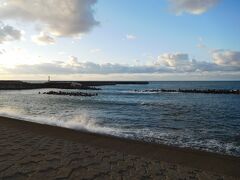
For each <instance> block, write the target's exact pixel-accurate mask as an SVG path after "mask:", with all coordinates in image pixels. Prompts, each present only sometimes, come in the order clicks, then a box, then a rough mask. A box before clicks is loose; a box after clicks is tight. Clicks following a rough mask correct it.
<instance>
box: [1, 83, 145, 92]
mask: <svg viewBox="0 0 240 180" xmlns="http://www.w3.org/2000/svg"><path fill="white" fill-rule="evenodd" d="M117 84H148V82H145V81H50V82H42V83H36V82H23V81H0V90H24V89H47V88H51V89H52V88H54V89H88V90H101V88H96V87H95V86H106V85H117Z"/></svg>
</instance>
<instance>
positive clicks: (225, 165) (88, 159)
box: [0, 117, 240, 180]
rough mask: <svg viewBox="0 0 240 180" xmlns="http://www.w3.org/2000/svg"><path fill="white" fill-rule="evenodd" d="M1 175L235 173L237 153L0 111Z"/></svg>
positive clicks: (118, 176)
mask: <svg viewBox="0 0 240 180" xmlns="http://www.w3.org/2000/svg"><path fill="white" fill-rule="evenodd" d="M0 124H1V126H0V179H42V178H44V179H204V180H205V179H211V180H212V179H240V171H239V167H240V158H237V157H232V156H226V155H219V154H214V153H209V152H202V151H197V150H191V149H184V148H176V147H170V146H166V145H159V144H150V143H144V142H138V141H133V140H127V139H121V138H116V137H111V136H105V135H98V134H93V133H88V132H80V131H75V130H70V129H65V128H60V127H53V126H48V125H40V124H36V123H31V122H26V121H21V120H15V119H11V118H4V117H0Z"/></svg>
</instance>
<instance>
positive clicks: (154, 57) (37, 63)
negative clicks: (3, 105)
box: [0, 0, 240, 80]
mask: <svg viewBox="0 0 240 180" xmlns="http://www.w3.org/2000/svg"><path fill="white" fill-rule="evenodd" d="M239 19H240V1H236V0H131V1H129V0H120V1H116V0H51V1H41V0H0V79H23V80H30V79H34V80H42V79H46V78H47V76H48V75H51V76H52V78H53V79H55V80H126V79H127V80H240V43H239V42H240V36H239V34H240V23H239Z"/></svg>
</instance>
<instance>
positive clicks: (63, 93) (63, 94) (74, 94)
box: [43, 91, 98, 97]
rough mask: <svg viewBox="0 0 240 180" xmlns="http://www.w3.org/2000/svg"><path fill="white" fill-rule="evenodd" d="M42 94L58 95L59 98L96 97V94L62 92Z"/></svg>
mask: <svg viewBox="0 0 240 180" xmlns="http://www.w3.org/2000/svg"><path fill="white" fill-rule="evenodd" d="M43 94H47V95H60V96H84V97H91V96H97V95H98V94H97V93H83V92H63V91H48V92H44V93H43Z"/></svg>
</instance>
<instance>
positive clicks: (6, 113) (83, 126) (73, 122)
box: [0, 108, 121, 135]
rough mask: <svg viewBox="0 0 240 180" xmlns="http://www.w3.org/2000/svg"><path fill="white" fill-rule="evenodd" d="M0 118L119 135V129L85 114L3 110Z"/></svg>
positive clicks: (0, 111)
mask: <svg viewBox="0 0 240 180" xmlns="http://www.w3.org/2000/svg"><path fill="white" fill-rule="evenodd" d="M0 116H3V117H9V118H14V119H18V120H24V121H29V122H35V123H39V124H47V125H52V126H58V127H64V128H68V129H75V130H84V131H90V132H95V133H101V134H109V135H119V134H121V129H117V128H113V127H106V126H101V125H99V124H98V123H97V121H96V120H95V119H94V118H89V116H88V115H87V113H86V112H81V114H76V115H74V116H72V117H66V116H64V115H62V116H61V115H60V116H51V117H50V116H48V117H47V116H37V117H34V116H30V115H24V114H22V111H21V110H17V109H12V108H4V109H1V110H0Z"/></svg>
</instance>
